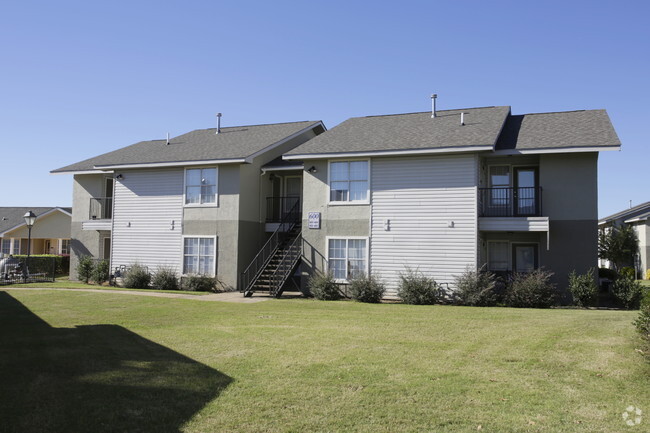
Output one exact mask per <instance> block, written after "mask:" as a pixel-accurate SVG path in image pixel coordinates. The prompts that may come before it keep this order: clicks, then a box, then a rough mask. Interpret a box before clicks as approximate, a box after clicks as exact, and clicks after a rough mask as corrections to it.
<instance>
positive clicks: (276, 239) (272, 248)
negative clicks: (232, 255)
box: [239, 203, 302, 298]
mask: <svg viewBox="0 0 650 433" xmlns="http://www.w3.org/2000/svg"><path fill="white" fill-rule="evenodd" d="M301 223H302V221H301V213H300V203H296V204H295V205H294V206H293V207H292V209H291V210H290V211H289V212H287V213H286V214H285V215H284V216H283V218H282V220H281V221H280V224H279V226H278V228H277V230H276V231H275V232H274V233H273V234H272V235H271V237H270V238H269V239H268V241H267V242H266V243H265V244H264V246H263V247H262V248H261V249H260V251H259V252H258V253H257V255H256V256H255V258H254V259H253V260H252V262H251V263H250V264H249V265H248V267H247V268H246V270H244V272H242V274H241V276H240V281H239V287H240V291H241V292H242V293H243V294H244V296H246V297H248V296H252V295H253V293H255V292H268V293H269V294H270V295H271V296H275V297H278V298H279V297H280V296H281V295H282V292H283V291H284V286H285V283H286V282H287V280H289V278H290V277H291V276H292V275H293V273H294V271H295V269H296V267H297V266H298V263H299V262H300V258H301V256H302V235H301V233H302V227H301Z"/></svg>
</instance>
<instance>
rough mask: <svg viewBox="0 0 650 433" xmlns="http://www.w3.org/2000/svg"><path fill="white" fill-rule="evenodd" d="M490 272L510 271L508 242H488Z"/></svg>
mask: <svg viewBox="0 0 650 433" xmlns="http://www.w3.org/2000/svg"><path fill="white" fill-rule="evenodd" d="M488 270H490V271H507V270H508V242H488Z"/></svg>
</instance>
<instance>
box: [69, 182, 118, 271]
mask: <svg viewBox="0 0 650 433" xmlns="http://www.w3.org/2000/svg"><path fill="white" fill-rule="evenodd" d="M107 176H109V175H105V174H75V175H74V179H73V182H72V219H71V224H70V238H71V241H70V278H71V279H76V277H77V274H76V272H75V269H76V268H77V264H78V263H79V257H81V256H93V257H96V258H99V257H101V253H102V244H101V241H100V238H101V237H102V234H101V233H100V232H99V231H96V230H82V229H81V223H82V221H87V220H88V218H89V213H90V199H91V198H93V197H103V196H104V193H105V192H104V188H105V182H106V180H105V179H106V177H107ZM104 236H105V235H104Z"/></svg>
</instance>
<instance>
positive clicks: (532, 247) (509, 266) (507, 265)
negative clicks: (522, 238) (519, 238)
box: [487, 241, 539, 272]
mask: <svg viewBox="0 0 650 433" xmlns="http://www.w3.org/2000/svg"><path fill="white" fill-rule="evenodd" d="M487 256H488V260H487V266H488V270H490V271H494V272H502V271H515V272H531V271H533V270H535V269H537V268H538V267H539V245H538V244H536V243H515V242H508V241H490V242H488V251H487Z"/></svg>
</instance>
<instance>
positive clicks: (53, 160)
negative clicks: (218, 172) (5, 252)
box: [0, 0, 650, 216]
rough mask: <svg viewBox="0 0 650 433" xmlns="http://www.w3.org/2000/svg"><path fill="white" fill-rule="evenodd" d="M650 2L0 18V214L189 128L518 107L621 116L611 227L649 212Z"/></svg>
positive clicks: (134, 6) (65, 12) (250, 6)
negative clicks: (82, 167) (85, 163)
mask: <svg viewBox="0 0 650 433" xmlns="http://www.w3.org/2000/svg"><path fill="white" fill-rule="evenodd" d="M648 16H650V2H647V1H618V2H614V1H611V2H610V1H589V2H587V1H584V2H583V1H566V0H565V1H561V2H555V1H544V2H525V1H512V2H500V1H490V2H487V1H422V2H414V1H402V2H395V1H391V2H383V1H373V2H354V1H345V2H342V1H328V2H318V3H317V2H305V1H303V2H298V1H296V2H285V1H273V2H269V1H264V2H251V1H228V2H220V1H182V2H181V1H178V2H161V1H129V2H123V1H112V2H89V1H78V2H71V1H65V0H62V1H58V2H34V1H29V0H25V1H21V2H17V1H14V2H3V3H2V4H0V40H1V41H2V44H1V45H0V47H1V48H0V128H1V135H2V137H3V139H4V140H3V144H2V146H1V149H2V155H3V156H2V174H3V176H2V177H3V180H4V182H3V184H4V185H3V187H2V193H1V194H0V206H50V205H52V206H54V205H59V206H69V205H71V201H72V178H71V176H68V175H56V176H55V175H50V174H49V171H50V170H52V169H54V168H58V167H61V166H64V165H67V164H70V163H73V162H76V161H79V160H82V159H85V158H89V157H92V156H95V155H98V154H100V153H104V152H107V151H110V150H114V149H117V148H119V147H123V146H126V145H129V144H132V143H135V142H137V141H140V140H147V139H155V138H164V137H165V134H166V133H167V132H169V133H170V134H171V135H172V136H174V135H179V134H182V133H184V132H187V131H189V130H192V129H197V128H208V127H214V125H215V116H214V115H215V113H216V112H219V111H220V112H223V114H224V117H223V119H222V121H223V125H224V126H229V125H245V124H257V123H273V122H287V121H297V120H323V121H324V122H325V125H326V126H327V127H329V128H332V127H334V126H335V125H337V124H338V123H340V122H342V121H343V120H345V119H346V118H348V117H353V116H365V115H373V114H390V113H402V112H413V111H425V110H429V109H430V99H429V95H430V94H431V93H437V94H438V95H439V97H438V107H439V108H440V109H446V108H464V107H477V106H488V105H510V106H512V111H513V113H514V114H520V113H529V112H546V111H562V110H576V109H594V108H605V109H607V111H608V113H609V115H610V117H611V119H612V122H613V124H614V127H615V128H616V131H617V132H618V135H619V137H620V139H621V142H622V143H623V150H622V151H621V152H603V153H601V154H600V160H599V189H600V190H599V215H600V216H605V215H607V214H610V213H613V212H616V211H618V210H621V209H624V208H626V207H627V206H628V204H629V200H632V203H633V204H637V203H640V202H643V201H648V200H650V192H649V191H650V188H649V185H650V181H649V180H648V174H647V171H648V168H649V167H650V166H649V162H650V158H649V157H650V152H649V151H648V146H649V145H650V140H649V137H650V133H649V129H648V127H649V123H650V122H649V120H650V108H649V107H650V103H649V101H650V85H649V84H648V82H649V80H650V78H649V77H650V26H649V25H648V23H647V19H648Z"/></svg>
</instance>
